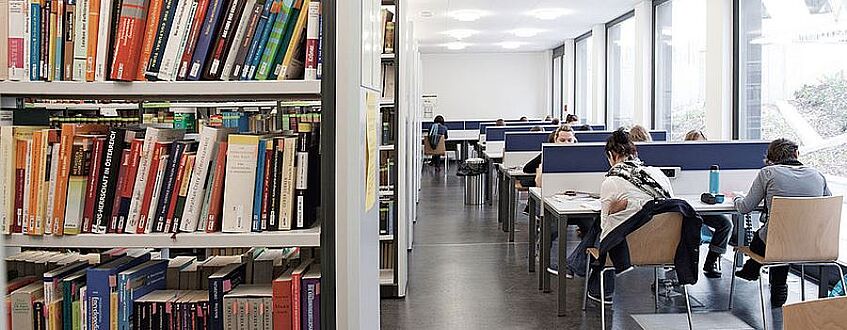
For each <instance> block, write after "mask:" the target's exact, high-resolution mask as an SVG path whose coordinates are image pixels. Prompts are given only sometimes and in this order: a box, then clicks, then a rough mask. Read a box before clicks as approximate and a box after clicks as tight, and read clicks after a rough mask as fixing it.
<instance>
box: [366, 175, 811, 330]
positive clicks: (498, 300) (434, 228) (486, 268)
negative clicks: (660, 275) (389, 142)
mask: <svg viewBox="0 0 847 330" xmlns="http://www.w3.org/2000/svg"><path fill="white" fill-rule="evenodd" d="M453 167H455V166H453V165H452V164H451V170H452V169H453ZM463 188H464V187H463V180H462V178H460V177H457V176H455V175H454V174H453V173H451V175H449V176H448V179H447V181H446V182H445V181H444V176H443V173H441V172H439V173H435V172H434V170H433V169H432V168H430V167H428V166H427V167H425V168H424V174H423V182H422V191H421V200H420V207H419V216H418V221H417V223H416V225H415V231H414V233H415V241H414V250H413V251H412V252H411V254H410V261H409V264H410V269H409V290H408V296H407V297H406V298H404V299H383V300H382V303H381V323H382V324H381V325H382V328H383V329H555V328H558V329H598V328H599V327H600V314H599V313H598V307H597V306H596V305H594V304H592V303H591V302H589V306H588V310H587V311H586V312H583V311H582V310H581V304H582V285H583V281H582V279H581V278H576V279H573V280H570V281H572V282H569V287H568V297H567V302H568V306H567V310H568V316H566V317H557V316H556V295H555V292H556V291H555V290H556V283H557V282H556V279H555V278H553V280H552V285H553V287H552V288H553V292H552V293H547V294H545V293H542V292H541V291H539V290H537V275H536V274H535V273H529V272H528V271H527V269H526V254H527V243H526V241H527V218H526V216H525V215H519V216H518V219H517V225H516V227H517V230H518V232H517V233H516V235H515V242H514V243H508V240H507V233H504V232H502V231H500V229H499V226H498V223H497V209H496V203H495V205H494V206H487V205H485V206H484V207H475V206H465V205H464V204H463ZM521 207H522V206H521ZM568 238H569V244H568V246H571V247H572V246H575V245H576V243H577V242H575V241H574V240H576V236H575V234H574V233H573V232H572V231H570V232H569V233H568ZM730 263H731V262H730V261H729V260H726V259H724V260H723V267H722V268H723V270H724V276H723V278H722V279H720V280H707V279H705V278H704V277H702V276H701V278H700V281H698V284H697V285H695V286H694V287H692V288H691V289H690V292H691V297H692V311H693V312H694V313H695V324H699V325H700V326H706V325H707V324H712V325H713V326H714V325H718V324H719V325H724V324H727V320H728V319H734V320H732V321H733V322H734V323H735V324H741V325H744V323H746V324H749V325H753V328H761V316H760V315H761V309H760V308H761V305H760V303H759V294H758V287H757V285H756V283H753V282H745V281H743V280H739V281H737V282H736V285H737V287H736V303H735V308H734V309H733V310H732V311H731V314H732V315H734V316H735V317H729V316H730V315H727V314H728V312H726V311H724V310H725V309H726V304H727V297H728V291H729V282H730V276H729V269H730ZM651 282H652V270H651V269H636V270H634V271H631V272H629V273H627V274H625V275H622V276H620V277H619V278H618V283H619V284H618V292H617V294H616V296H615V300H614V302H615V308H614V309H615V313H614V314H612V313H608V312H607V313H608V314H607V322H608V323H609V324H612V327H613V328H614V329H640V328H641V327H640V326H639V323H638V322H637V321H636V320H635V319H634V318H633V317H632V315H631V314H653V313H655V311H654V307H653V296H652V293H651V289H650V284H651ZM571 283H573V285H572V286H571ZM789 284H790V285H791V295H790V298H789V301H796V300H797V299H798V298H799V284H798V278H797V277H794V276H791V277H790V278H789ZM807 289H810V290H807V291H809V292H807V294H808V295H809V296H810V297H811V296H812V295H816V294H817V293H816V287H813V286H812V285H807ZM670 296H672V298H666V295H665V294H662V298H661V299H660V308H659V313H663V314H665V315H666V316H667V313H684V308H685V303H684V299H681V298H680V296H679V295H677V294H674V293H671V294H670ZM621 309H622V310H621ZM709 310H714V311H712V312H709V314H707V315H703V314H702V313H705V312H707V311H709ZM697 313H700V314H699V315H698V314H697ZM681 315H684V314H681ZM774 315H775V316H774V318H775V320H774V321H775V324H774V325H776V326H777V327H776V328H777V329H779V328H781V312H775V313H774ZM647 317H650V315H648V316H647ZM671 318H672V317H671ZM682 319H683V320H684V317H683V318H682ZM742 320H743V321H742ZM712 322H716V323H717V324H715V323H712ZM733 322H729V323H733ZM739 322H740V323H739ZM674 324H675V323H674ZM685 326H686V327H687V323H685ZM663 327H665V328H673V327H675V325H671V324H668V323H663ZM708 328H713V327H712V326H710V327H708ZM731 328H733V329H737V328H739V327H735V326H733V327H731ZM740 328H746V326H745V327H740Z"/></svg>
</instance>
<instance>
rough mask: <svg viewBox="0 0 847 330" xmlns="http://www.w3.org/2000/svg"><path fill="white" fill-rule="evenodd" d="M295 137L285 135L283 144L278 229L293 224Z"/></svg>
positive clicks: (289, 227)
mask: <svg viewBox="0 0 847 330" xmlns="http://www.w3.org/2000/svg"><path fill="white" fill-rule="evenodd" d="M297 145H298V143H297V138H296V137H286V138H285V142H284V145H283V155H282V175H281V186H280V197H279V203H280V206H279V230H291V229H293V228H295V226H294V191H295V185H296V177H295V166H296V162H295V155H296V153H295V152H296V150H297Z"/></svg>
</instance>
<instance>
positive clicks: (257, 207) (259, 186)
mask: <svg viewBox="0 0 847 330" xmlns="http://www.w3.org/2000/svg"><path fill="white" fill-rule="evenodd" d="M270 142H271V146H272V147H273V140H271V141H270ZM267 145H268V139H266V138H260V139H259V145H258V148H257V152H256V154H257V156H258V157H257V159H256V163H255V165H254V166H255V167H256V175H255V178H254V180H253V185H254V188H253V207H252V210H253V212H252V213H253V214H252V215H253V218H252V219H253V221H252V222H251V230H252V231H254V232H261V231H262V201H263V200H264V198H263V193H264V184H265V159H266V158H267V153H266V150H267Z"/></svg>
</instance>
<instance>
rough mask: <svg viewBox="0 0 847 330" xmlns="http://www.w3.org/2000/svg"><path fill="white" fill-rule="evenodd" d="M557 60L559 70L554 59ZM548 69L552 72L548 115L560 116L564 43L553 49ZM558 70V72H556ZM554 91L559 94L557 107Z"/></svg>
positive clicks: (563, 101) (563, 95) (563, 102)
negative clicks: (557, 80)
mask: <svg viewBox="0 0 847 330" xmlns="http://www.w3.org/2000/svg"><path fill="white" fill-rule="evenodd" d="M557 59H558V60H559V70H556V60H557ZM550 71H551V73H552V83H551V84H550V85H551V86H550V87H551V88H552V90H551V93H550V99H551V101H552V102H551V103H550V107H551V109H550V115H551V116H553V117H554V118H562V114H563V112H564V111H563V110H564V106H565V99H566V96H565V45H561V46H559V47H556V48H555V49H553V57H552V58H551V60H550ZM557 71H558V72H557ZM557 76H558V77H559V86H556V77H557ZM556 93H558V95H559V100H558V108H557V107H556V105H557V103H556Z"/></svg>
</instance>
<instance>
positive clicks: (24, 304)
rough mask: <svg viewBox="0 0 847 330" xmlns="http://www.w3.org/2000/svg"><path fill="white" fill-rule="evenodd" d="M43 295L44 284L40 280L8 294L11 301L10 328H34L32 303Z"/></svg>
mask: <svg viewBox="0 0 847 330" xmlns="http://www.w3.org/2000/svg"><path fill="white" fill-rule="evenodd" d="M43 297H44V285H43V284H42V283H41V282H34V283H32V284H30V285H27V286H24V287H22V288H20V289H18V290H15V292H12V293H11V294H10V297H9V300H10V301H11V302H12V317H11V321H12V326H11V328H10V329H36V328H35V322H34V318H33V313H34V310H35V308H34V305H35V302H36V301H37V300H39V299H42V303H43Z"/></svg>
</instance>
